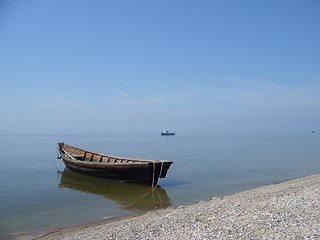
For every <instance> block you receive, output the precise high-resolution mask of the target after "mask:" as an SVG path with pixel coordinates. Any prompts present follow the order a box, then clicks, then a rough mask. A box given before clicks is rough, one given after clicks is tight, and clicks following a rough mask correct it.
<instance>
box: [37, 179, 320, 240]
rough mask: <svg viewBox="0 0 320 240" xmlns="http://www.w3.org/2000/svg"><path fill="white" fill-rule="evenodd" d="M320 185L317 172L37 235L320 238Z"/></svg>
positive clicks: (50, 237)
mask: <svg viewBox="0 0 320 240" xmlns="http://www.w3.org/2000/svg"><path fill="white" fill-rule="evenodd" d="M319 188H320V174H316V175H312V176H307V177H303V178H299V179H295V180H292V181H288V182H283V183H278V184H274V185H268V186H263V187H259V188H256V189H253V190H249V191H245V192H240V193H236V194H232V195H229V196H224V197H218V198H216V197H214V198H212V199H209V200H207V201H201V202H199V203H196V204H192V205H187V206H180V207H177V208H168V209H163V210H157V211H152V212H148V213H145V214H143V215H141V216H135V217H130V218H127V219H119V220H116V221H108V222H103V223H100V224H94V225H86V226H81V227H74V228H68V229H59V230H56V231H54V232H51V233H47V235H42V236H38V237H37V239H320V190H319ZM34 237H35V236H34Z"/></svg>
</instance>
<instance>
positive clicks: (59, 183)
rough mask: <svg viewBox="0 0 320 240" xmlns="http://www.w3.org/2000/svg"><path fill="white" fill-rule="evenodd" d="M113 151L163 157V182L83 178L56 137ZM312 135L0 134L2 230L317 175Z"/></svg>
mask: <svg viewBox="0 0 320 240" xmlns="http://www.w3.org/2000/svg"><path fill="white" fill-rule="evenodd" d="M59 141H64V142H66V143H68V144H70V145H74V146H78V147H81V148H85V149H88V150H92V151H96V152H101V153H107V154H111V155H116V156H124V157H134V158H143V159H168V160H173V161H174V164H173V165H172V166H171V168H170V169H169V171H168V174H167V177H166V178H165V179H161V180H160V181H159V185H160V186H161V187H160V188H158V189H157V190H156V191H155V192H150V186H147V185H141V184H140V185H139V184H128V183H120V182H114V181H110V180H106V179H98V178H94V177H88V176H83V175H80V174H77V173H73V172H71V171H68V170H66V169H65V168H64V165H63V162H62V161H61V160H57V158H56V156H57V148H56V143H57V142H59ZM319 145H320V135H319V134H318V133H314V134H312V133H311V132H310V133H309V132H308V133H283V134H264V135H262V134H260V135H257V134H255V135H254V134H241V135H240V134H239V135H231V134H229V135H228V134H221V135H215V136H180V135H176V136H167V137H166V136H0V151H1V158H0V164H1V170H2V171H1V175H0V207H1V208H0V236H7V235H9V234H11V233H16V232H22V231H35V230H39V229H46V228H50V227H54V226H60V225H70V224H81V223H85V222H89V221H93V220H99V219H103V218H111V217H119V216H124V215H127V214H131V213H137V212H141V211H149V210H152V209H156V208H163V207H168V206H177V205H180V204H187V203H192V202H196V201H199V200H204V199H207V198H209V197H211V196H220V195H225V194H229V193H232V192H238V191H243V190H246V189H250V188H254V187H257V186H261V185H265V184H271V183H275V182H279V181H284V180H288V179H293V178H296V177H301V176H305V175H309V174H312V173H317V172H319V170H320V147H319Z"/></svg>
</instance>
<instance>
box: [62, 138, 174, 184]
mask: <svg viewBox="0 0 320 240" xmlns="http://www.w3.org/2000/svg"><path fill="white" fill-rule="evenodd" d="M58 148H59V153H60V156H61V158H62V160H63V162H64V164H65V166H66V167H67V168H68V169H70V170H72V171H75V172H78V173H82V174H86V175H91V176H96V177H102V178H108V179H113V180H118V181H124V182H145V183H151V184H152V185H156V184H157V183H158V179H159V178H164V177H165V176H166V174H167V171H168V169H169V167H170V166H171V164H172V161H159V160H138V159H128V158H120V157H113V156H109V155H104V154H98V153H92V152H88V151H85V150H82V149H78V148H74V147H71V146H69V145H65V144H61V143H59V144H58ZM72 154H73V155H72ZM73 156H77V157H73Z"/></svg>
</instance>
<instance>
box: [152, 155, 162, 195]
mask: <svg viewBox="0 0 320 240" xmlns="http://www.w3.org/2000/svg"><path fill="white" fill-rule="evenodd" d="M162 169H163V161H161V168H160V173H159V176H158V179H157V184H154V181H155V171H156V164H155V162H153V175H152V186H151V191H154V190H155V189H156V188H157V186H158V182H159V178H160V177H161V174H162Z"/></svg>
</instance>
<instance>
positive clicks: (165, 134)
mask: <svg viewBox="0 0 320 240" xmlns="http://www.w3.org/2000/svg"><path fill="white" fill-rule="evenodd" d="M161 135H162V136H170V135H171V136H172V135H176V133H174V132H172V133H171V132H169V131H165V132H161Z"/></svg>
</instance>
